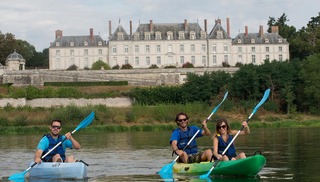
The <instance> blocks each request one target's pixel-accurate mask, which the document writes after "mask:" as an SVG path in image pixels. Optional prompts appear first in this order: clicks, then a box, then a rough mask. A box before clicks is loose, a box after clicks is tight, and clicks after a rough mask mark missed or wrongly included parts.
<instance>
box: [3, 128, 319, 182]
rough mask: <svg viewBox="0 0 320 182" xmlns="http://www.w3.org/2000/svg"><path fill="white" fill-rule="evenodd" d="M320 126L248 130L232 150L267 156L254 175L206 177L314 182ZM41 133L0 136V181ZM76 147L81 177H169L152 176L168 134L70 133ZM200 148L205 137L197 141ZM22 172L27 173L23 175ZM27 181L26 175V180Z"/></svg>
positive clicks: (27, 156)
mask: <svg viewBox="0 0 320 182" xmlns="http://www.w3.org/2000/svg"><path fill="white" fill-rule="evenodd" d="M319 131H320V128H301V129H299V128H297V129H288V128H285V129H254V130H252V132H251V134H250V135H247V136H239V137H238V138H237V139H236V141H235V142H236V147H237V150H238V151H244V152H246V154H247V155H248V156H250V155H253V153H254V152H255V151H257V150H260V151H261V152H262V154H263V155H264V156H265V157H266V159H267V164H266V166H265V168H264V169H263V170H262V171H261V172H260V173H259V176H258V177H257V178H249V179H244V178H241V179H238V178H236V179H235V178H231V179H229V178H223V179H221V178H213V179H211V181H215V182H216V181H224V182H226V181H236V182H237V181H239V182H240V181H245V182H246V181H248V182H249V181H250V182H251V181H259V182H262V181H263V182H267V181H320V177H319V176H318V175H317V173H318V171H319V169H320V167H319V162H320V160H319V158H318V157H317V155H318V154H319V150H320V144H319V139H320V132H319ZM41 136H42V135H27V136H0V158H1V164H0V179H1V178H2V180H3V181H6V179H7V178H8V176H10V175H12V174H15V173H20V172H23V171H24V170H25V169H26V168H27V167H28V164H29V163H30V161H32V159H33V155H34V152H35V148H36V145H37V143H38V141H39V139H40V138H41ZM74 137H75V138H76V139H77V140H78V141H79V142H80V143H81V145H82V149H81V150H68V152H67V154H73V155H75V156H76V158H78V159H82V160H84V161H85V162H86V163H88V164H89V165H90V166H89V168H88V179H86V180H85V181H172V179H167V180H164V179H162V178H161V177H160V176H159V175H157V174H156V172H158V171H159V170H160V169H161V168H162V167H163V166H164V165H165V164H167V163H169V162H172V161H173V160H174V157H172V156H171V151H170V147H169V142H168V140H169V137H170V131H169V132H123V133H97V134H94V135H92V134H90V135H89V134H86V133H85V132H82V133H78V134H75V135H74ZM198 142H199V146H201V147H202V148H209V147H211V144H212V142H211V140H210V139H209V138H208V137H207V138H201V139H200V140H198ZM26 176H27V175H26ZM174 178H175V181H203V180H200V179H198V178H197V177H183V176H182V177H181V176H179V177H177V176H175V177H174ZM27 180H28V179H26V181H27Z"/></svg>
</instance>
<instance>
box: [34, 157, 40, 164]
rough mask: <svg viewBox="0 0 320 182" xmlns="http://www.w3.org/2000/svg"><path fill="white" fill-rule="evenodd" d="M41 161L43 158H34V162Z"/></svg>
mask: <svg viewBox="0 0 320 182" xmlns="http://www.w3.org/2000/svg"><path fill="white" fill-rule="evenodd" d="M41 161H42V160H41V159H40V158H39V157H38V158H35V159H34V162H35V163H38V164H40V163H41Z"/></svg>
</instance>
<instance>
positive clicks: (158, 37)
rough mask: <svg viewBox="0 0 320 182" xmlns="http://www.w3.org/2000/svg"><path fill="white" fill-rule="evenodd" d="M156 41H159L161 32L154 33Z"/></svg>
mask: <svg viewBox="0 0 320 182" xmlns="http://www.w3.org/2000/svg"><path fill="white" fill-rule="evenodd" d="M156 40H161V32H156Z"/></svg>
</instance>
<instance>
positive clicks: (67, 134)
mask: <svg viewBox="0 0 320 182" xmlns="http://www.w3.org/2000/svg"><path fill="white" fill-rule="evenodd" d="M64 136H66V137H67V139H70V138H72V135H71V133H70V132H68V133H66V134H65V135H64Z"/></svg>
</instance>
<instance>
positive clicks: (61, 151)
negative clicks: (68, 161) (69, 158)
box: [42, 134, 66, 161]
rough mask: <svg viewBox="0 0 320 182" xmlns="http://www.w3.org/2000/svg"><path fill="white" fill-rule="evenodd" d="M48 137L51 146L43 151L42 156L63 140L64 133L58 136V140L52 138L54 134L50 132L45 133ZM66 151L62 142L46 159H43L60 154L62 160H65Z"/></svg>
mask: <svg viewBox="0 0 320 182" xmlns="http://www.w3.org/2000/svg"><path fill="white" fill-rule="evenodd" d="M44 136H46V137H47V138H48V140H49V147H48V148H47V149H46V150H45V151H43V153H42V156H43V155H45V154H46V153H47V152H49V150H50V149H52V148H53V147H54V146H56V145H57V144H58V143H59V142H61V141H62V135H59V136H58V139H57V141H56V140H55V139H54V138H52V136H51V135H50V134H47V135H44ZM65 153H66V151H65V150H64V149H63V147H62V144H60V145H59V146H57V147H56V148H55V149H54V150H53V151H51V152H50V153H49V154H48V155H47V156H46V157H45V158H44V159H43V161H48V160H49V159H51V158H52V157H53V156H54V155H56V154H60V156H61V158H62V160H63V161H64V160H65V158H66V154H65Z"/></svg>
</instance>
